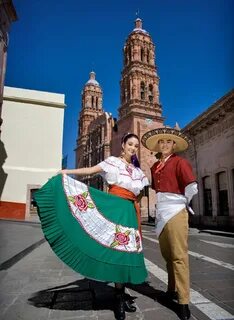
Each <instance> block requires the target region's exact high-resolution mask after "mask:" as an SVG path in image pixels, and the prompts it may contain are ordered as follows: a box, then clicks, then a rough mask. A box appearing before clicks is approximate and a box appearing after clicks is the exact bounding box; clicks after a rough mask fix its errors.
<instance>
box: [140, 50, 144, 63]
mask: <svg viewBox="0 0 234 320" xmlns="http://www.w3.org/2000/svg"><path fill="white" fill-rule="evenodd" d="M143 59H144V49H143V48H141V61H143Z"/></svg>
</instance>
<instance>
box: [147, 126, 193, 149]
mask: <svg viewBox="0 0 234 320" xmlns="http://www.w3.org/2000/svg"><path fill="white" fill-rule="evenodd" d="M162 139H167V140H173V141H175V143H176V146H175V148H174V151H175V152H182V151H185V150H186V149H187V148H188V146H189V143H190V140H189V139H188V137H186V136H185V135H184V134H183V133H181V132H180V131H179V130H176V129H172V128H159V129H154V130H151V131H148V132H146V133H145V134H144V135H143V137H142V139H141V142H142V144H143V146H144V147H146V148H147V149H149V150H150V151H155V152H159V151H160V150H159V144H158V142H159V140H162Z"/></svg>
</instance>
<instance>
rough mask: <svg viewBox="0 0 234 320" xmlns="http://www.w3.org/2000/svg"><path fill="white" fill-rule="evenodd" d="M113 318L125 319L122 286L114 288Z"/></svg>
mask: <svg viewBox="0 0 234 320" xmlns="http://www.w3.org/2000/svg"><path fill="white" fill-rule="evenodd" d="M115 292H116V294H115V319H116V320H124V319H125V303H124V288H121V289H117V288H115Z"/></svg>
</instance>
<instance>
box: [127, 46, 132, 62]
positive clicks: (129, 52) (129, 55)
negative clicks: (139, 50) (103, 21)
mask: <svg viewBox="0 0 234 320" xmlns="http://www.w3.org/2000/svg"><path fill="white" fill-rule="evenodd" d="M128 57H129V62H131V61H132V50H131V47H129V49H128Z"/></svg>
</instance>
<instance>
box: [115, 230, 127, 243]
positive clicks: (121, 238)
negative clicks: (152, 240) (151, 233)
mask: <svg viewBox="0 0 234 320" xmlns="http://www.w3.org/2000/svg"><path fill="white" fill-rule="evenodd" d="M129 240H130V239H129V236H128V235H127V234H125V233H121V232H117V233H116V234H115V241H118V243H119V245H121V246H122V245H127V244H128V243H129Z"/></svg>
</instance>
